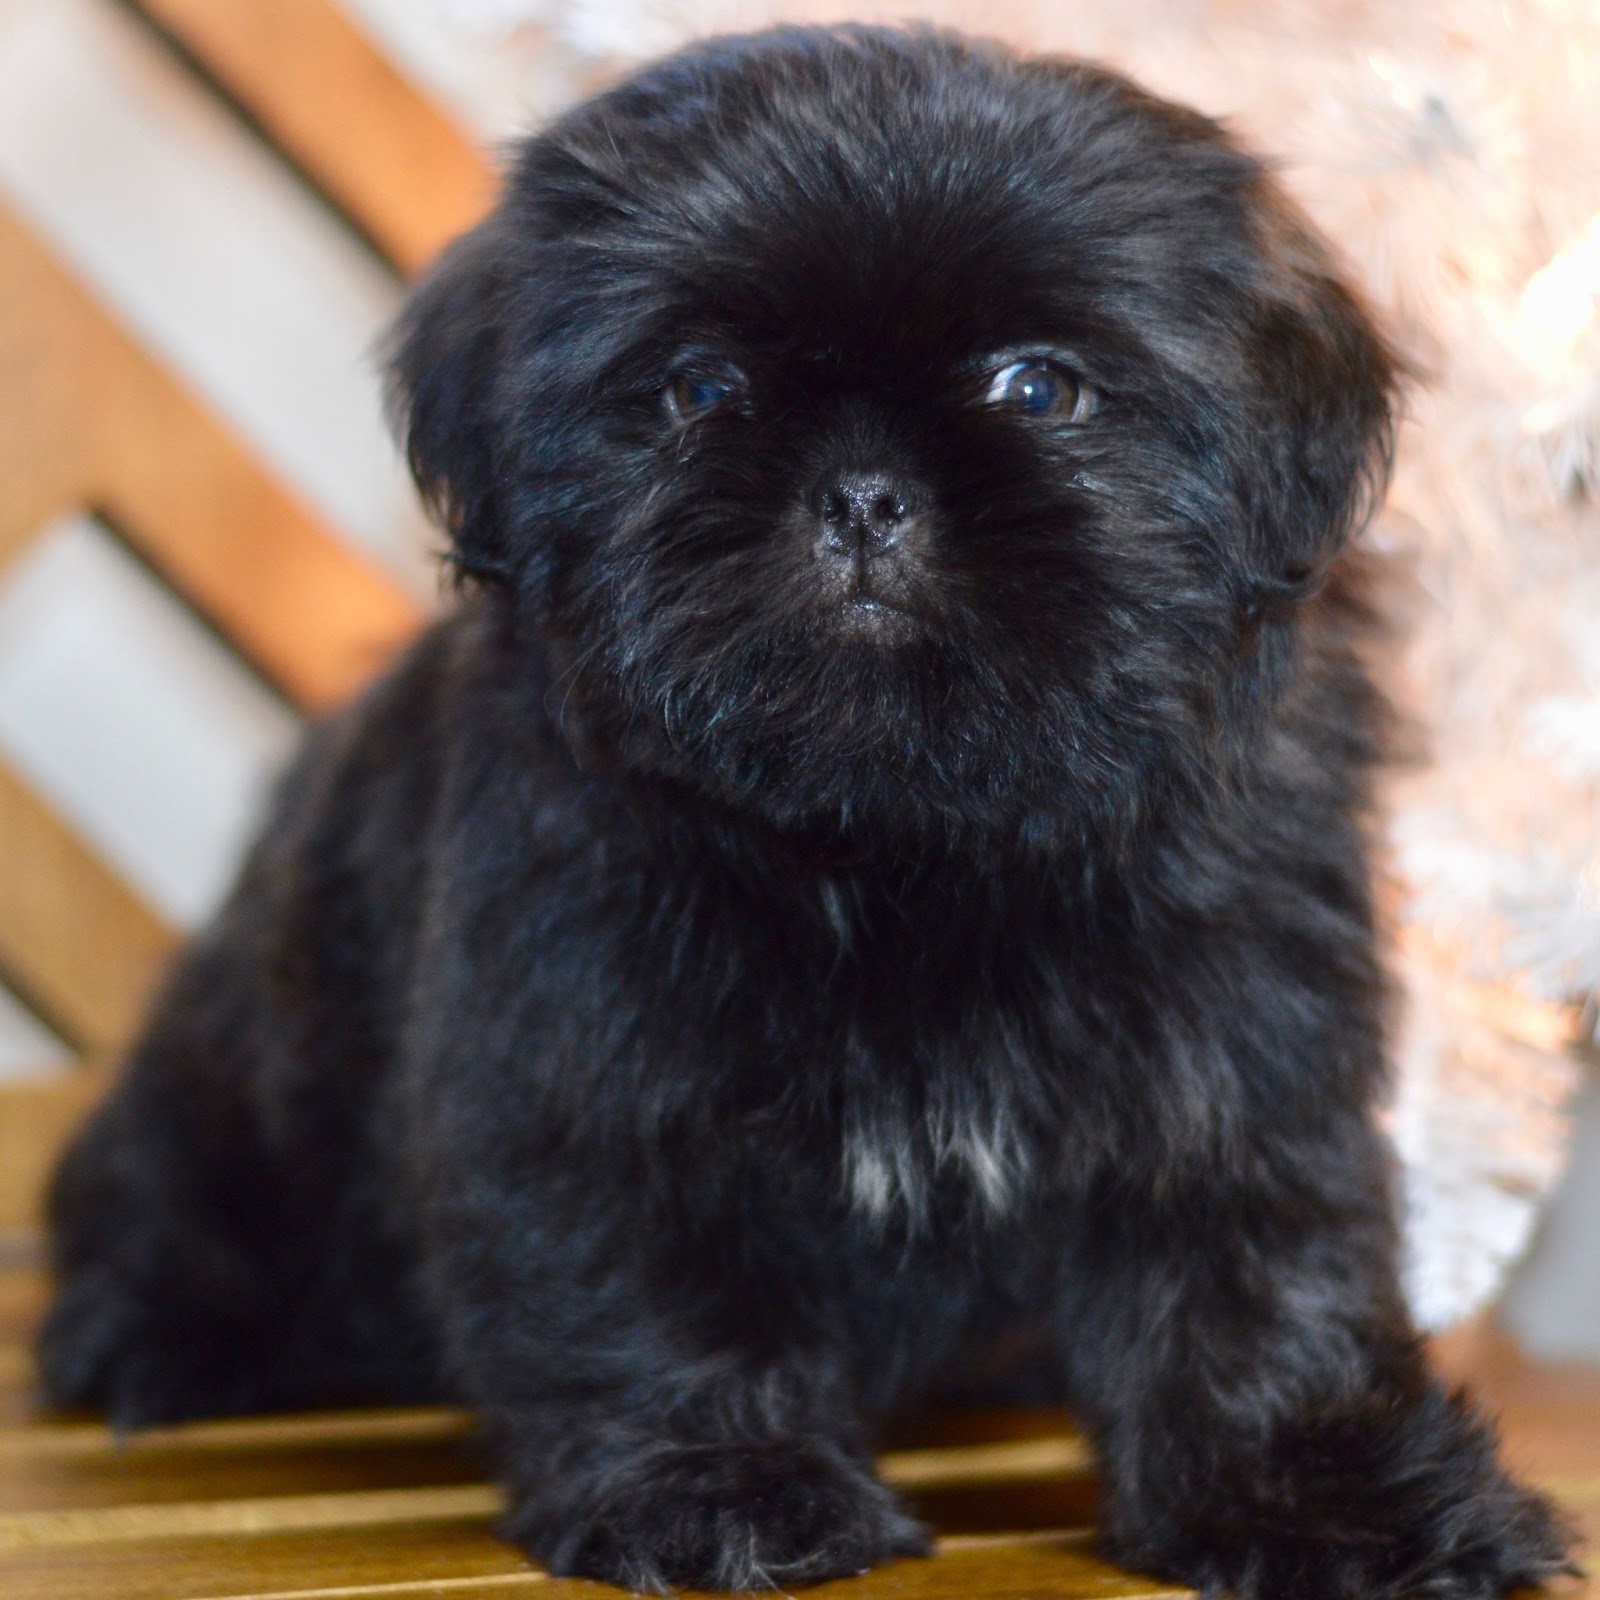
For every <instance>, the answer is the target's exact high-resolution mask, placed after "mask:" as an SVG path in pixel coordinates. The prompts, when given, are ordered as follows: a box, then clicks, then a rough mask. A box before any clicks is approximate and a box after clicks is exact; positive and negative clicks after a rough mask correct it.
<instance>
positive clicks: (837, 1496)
mask: <svg viewBox="0 0 1600 1600" xmlns="http://www.w3.org/2000/svg"><path fill="white" fill-rule="evenodd" d="M551 1520H552V1519H551V1518H550V1516H549V1514H548V1513H547V1512H544V1511H542V1510H541V1509H540V1508H539V1507H538V1505H537V1504H533V1505H529V1506H524V1507H522V1508H519V1509H517V1510H514V1511H513V1513H512V1516H511V1518H510V1521H509V1525H508V1531H509V1532H510V1533H511V1535H512V1536H513V1537H514V1538H516V1539H517V1540H518V1541H519V1542H521V1543H523V1544H526V1545H527V1546H529V1548H531V1549H532V1550H534V1552H535V1553H536V1554H539V1555H541V1556H542V1557H543V1559H544V1560H545V1562H546V1564H547V1566H548V1567H549V1568H550V1570H551V1571H552V1572H554V1573H558V1574H564V1575H572V1576H581V1577H589V1578H600V1579H603V1580H605V1581H607V1582H610V1583H615V1584H620V1585H622V1586H623V1587H624V1588H628V1589H632V1590H635V1591H640V1592H649V1593H657V1594H665V1593H668V1592H670V1591H671V1590H672V1589H674V1588H677V1587H680V1586H681V1587H686V1588H697V1589H718V1590H750V1589H775V1588H780V1587H782V1586H784V1585H787V1584H790V1583H795V1584H800V1583H814V1582H818V1581H820V1580H821V1579H824V1578H837V1577H844V1576H847V1575H849V1574H853V1573H858V1572H864V1571H866V1570H867V1569H868V1568H869V1567H873V1566H876V1565H878V1564H879V1563H880V1562H883V1561H887V1560H891V1559H893V1558H894V1557H895V1556H902V1555H924V1554H926V1553H927V1551H928V1538H927V1534H926V1533H925V1532H924V1530H923V1529H922V1528H921V1526H920V1525H919V1524H918V1523H916V1522H915V1521H914V1520H912V1518H911V1517H909V1516H908V1515H907V1514H906V1513H905V1511H904V1510H903V1509H902V1508H901V1507H900V1505H899V1503H898V1502H897V1501H896V1500H895V1498H894V1496H893V1495H892V1494H891V1493H890V1492H889V1491H888V1490H887V1489H886V1488H885V1487H884V1486H883V1484H881V1483H880V1482H879V1481H878V1480H877V1479H876V1478H875V1477H873V1476H872V1474H871V1472H870V1471H869V1470H868V1469H867V1468H866V1467H865V1466H863V1465H861V1464H859V1463H857V1462H855V1461H854V1460H852V1459H851V1458H850V1457H848V1456H846V1455H845V1454H844V1453H843V1452H840V1451H838V1450H835V1449H832V1448H830V1447H813V1446H805V1445H786V1444H732V1443H729V1444H708V1445H675V1446H662V1447H660V1448H659V1449H656V1450H653V1451H650V1452H647V1453H645V1454H643V1455H641V1456H638V1457H634V1458H632V1459H630V1460H629V1461H628V1462H626V1463H625V1464H623V1466H621V1467H620V1468H618V1469H615V1470H613V1471H611V1472H609V1473H607V1474H605V1475H604V1476H603V1477H602V1478H601V1479H600V1480H599V1481H598V1482H597V1483H596V1484H595V1486H594V1488H593V1491H592V1492H591V1493H590V1495H589V1496H588V1497H587V1498H586V1501H585V1503H584V1504H583V1505H582V1506H581V1508H578V1509H577V1510H576V1514H575V1515H574V1514H572V1512H571V1511H570V1510H569V1512H568V1520H567V1521H566V1523H565V1525H564V1526H557V1527H552V1526H550V1522H551Z"/></svg>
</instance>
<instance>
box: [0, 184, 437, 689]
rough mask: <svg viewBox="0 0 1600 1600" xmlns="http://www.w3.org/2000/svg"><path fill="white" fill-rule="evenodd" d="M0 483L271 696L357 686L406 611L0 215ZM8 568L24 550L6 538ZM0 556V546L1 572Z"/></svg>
mask: <svg viewBox="0 0 1600 1600" xmlns="http://www.w3.org/2000/svg"><path fill="white" fill-rule="evenodd" d="M0 380H3V381H0V481H4V482H5V483H6V485H7V491H6V493H7V497H11V496H13V495H15V496H16V498H17V501H18V503H19V504H21V505H23V506H25V507H26V508H27V515H28V516H30V517H31V516H33V515H37V514H38V513H39V511H40V510H41V509H60V508H61V503H62V501H63V499H64V497H66V496H68V495H69V494H70V495H71V497H72V502H73V503H76V504H79V505H84V506H89V507H92V508H94V509H97V510H100V511H103V512H104V513H105V514H106V515H107V517H108V518H109V520H110V521H111V522H112V524H113V525H114V526H115V527H116V528H117V529H118V531H119V532H121V533H122V534H123V535H124V537H126V538H127V539H128V540H129V541H130V543H132V544H133V545H134V546H135V547H136V548H137V549H138V550H139V551H140V552H141V553H142V554H143V555H144V556H145V557H146V558H147V559H148V560H149V561H150V562H151V563H152V565H153V566H154V567H155V568H156V569H157V571H159V572H160V573H161V574H162V576H164V577H165V578H166V579H167V581H168V582H170V583H171V584H172V585H173V586H174V587H175V588H176V589H177V590H179V591H180V592H181V593H182V594H183V595H184V596H185V597H186V598H187V599H188V600H189V601H190V602H191V603H192V604H193V605H194V606H195V607H196V608H197V609H198V610H200V611H201V612H202V613H204V614H205V615H206V616H207V617H209V618H210V619H211V621H212V622H213V623H214V624H215V625H216V627H217V628H218V629H219V630H220V631H221V632H222V633H223V634H224V635H226V636H227V637H228V638H229V639H231V640H232V641H233V643H234V644H235V645H236V646H237V648H238V649H239V650H240V651H241V652H242V653H243V654H244V655H245V656H246V657H247V658H248V659H250V660H251V661H252V662H254V663H255V665H256V666H257V667H258V668H259V669H260V670H261V671H262V672H263V673H264V674H265V675H266V676H267V677H268V678H270V679H271V680H272V681H273V682H274V683H276V684H277V685H278V686H279V687H280V688H281V689H282V690H283V691H284V693H285V694H287V695H288V696H289V697H290V698H291V699H293V700H295V701H297V702H298V703H300V704H301V705H304V706H308V707H319V706H325V705H328V704H330V703H332V702H334V701H337V700H340V699H342V698H343V697H344V696H346V695H347V694H349V693H350V692H351V691H352V690H353V689H354V688H356V687H357V686H358V685H359V684H360V683H362V682H363V681H364V680H365V679H366V678H367V677H368V676H370V675H371V673H372V672H373V671H374V669H375V668H376V667H378V666H379V665H380V664H381V663H382V662H383V661H384V660H385V659H386V657H387V656H388V654H389V653H390V652H391V651H392V650H393V649H394V647H395V646H396V645H397V644H398V643H399V642H400V641H401V640H403V639H405V638H407V637H408V636H409V635H410V634H411V633H412V632H414V631H415V629H416V628H417V626H418V624H419V622H420V620H421V614H422V610H421V607H420V606H419V605H418V604H417V602H416V601H415V600H414V599H413V598H412V597H411V596H410V595H408V594H407V593H406V592H405V591H404V590H403V589H402V588H401V587H400V585H399V584H398V583H397V582H396V581H395V580H394V579H392V578H390V577H389V576H388V575H387V574H386V573H384V572H382V571H381V570H379V569H378V568H377V567H375V566H374V565H373V564H372V563H371V562H370V561H368V560H367V559H366V558H365V557H363V556H361V555H360V554H358V553H357V552H356V551H354V550H352V549H350V548H349V547H348V546H346V545H344V544H343V543H341V542H340V541H339V540H338V539H337V538H336V537H334V536H333V535H332V534H331V533H329V532H328V530H327V529H326V528H324V527H323V526H322V525H321V524H320V523H319V522H318V520H317V519H316V518H315V517H314V516H313V515H312V514H311V513H310V512H309V511H307V510H306V508H305V507H304V506H302V505H301V504H300V503H299V502H298V501H297V500H296V499H295V498H294V497H293V496H291V495H290V494H288V493H287V492H286V491H285V490H284V489H283V488H281V487H280V486H279V485H278V484H277V483H276V482H275V481H274V479H273V478H272V476H271V475H270V473H268V472H267V471H266V469H265V468H264V467H262V466H261V464H260V463H259V462H258V461H257V460H256V459H255V458H254V457H253V456H252V455H251V454H250V452H249V451H247V450H246V449H245V447H244V446H243V445H242V444H240V443H239V441H238V440H237V439H236V438H234V437H233V435H232V434H231V433H229V432H228V430H226V429H225V428H223V427H222V426H221V425H220V424H219V423H218V422H217V421H216V420H215V419H214V418H213V417H212V416H211V415H210V413H209V412H208V411H207V410H206V409H205V407H204V406H202V405H201V404H200V403H199V402H198V401H197V400H196V399H195V398H194V397H193V396H192V395H191V394H189V392H188V391H187V390H186V389H185V388H184V387H183V386H182V385H181V384H179V383H178V382H177V381H176V380H175V379H174V378H173V377H172V376H171V375H170V374H169V373H167V372H166V371H165V370H164V369H163V368H162V367H161V366H160V365H159V364H158V363H156V362H155V361H154V360H153V359H152V358H151V357H150V356H149V355H148V354H146V353H145V351H144V350H142V349H141V348H140V347H139V346H138V345H137V344H136V343H135V342H134V341H133V340H132V339H131V338H130V337H129V336H128V335H127V334H126V333H124V332H123V330H122V329H121V328H120V327H118V326H117V324H116V323H115V321H114V320H113V319H112V318H111V317H110V316H109V315H107V314H106V312H105V311H104V310H103V309H102V308H101V307H100V305H99V304H98V303H97V302H96V300H95V299H94V297H93V295H92V294H90V293H89V292H88V291H87V290H86V289H84V288H83V287H82V285H80V284H79V283H78V281H77V280H76V279H75V278H74V277H73V276H72V274H71V273H70V272H68V271H67V270H66V269H65V268H64V267H63V266H62V265H61V264H60V263H59V262H58V261H57V260H56V259H55V257H54V256H53V255H52V253H51V252H50V250H49V249H48V248H47V247H46V246H45V245H43V244H42V243H41V242H40V241H39V240H38V239H37V238H36V237H35V236H34V235H33V234H32V233H31V231H30V230H29V229H28V228H27V227H26V226H25V225H24V224H23V223H22V222H21V221H20V220H19V219H18V218H17V217H16V216H15V215H13V214H11V213H10V212H9V211H7V210H6V209H5V208H4V206H0ZM4 528H5V529H6V531H5V535H4V537H5V540H6V541H7V542H8V543H9V547H10V549H11V550H12V551H13V552H14V550H15V548H16V547H17V545H18V544H19V543H20V542H21V540H22V539H23V538H24V537H25V536H26V530H25V529H23V528H22V527H21V526H20V525H13V524H11V523H6V524H5V525H4ZM5 553H6V547H5V546H4V545H0V559H3V557H4V555H5Z"/></svg>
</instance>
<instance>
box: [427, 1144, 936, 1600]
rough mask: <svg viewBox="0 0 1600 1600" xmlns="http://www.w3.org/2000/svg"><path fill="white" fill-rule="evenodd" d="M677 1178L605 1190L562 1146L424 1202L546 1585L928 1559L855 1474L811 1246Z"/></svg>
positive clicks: (585, 1156) (714, 1577) (909, 1524)
mask: <svg viewBox="0 0 1600 1600" xmlns="http://www.w3.org/2000/svg"><path fill="white" fill-rule="evenodd" d="M502 1154H503V1153H502ZM700 1159H701V1162H702V1163H704V1162H710V1161H714V1160H715V1159H716V1155H715V1153H714V1152H709V1151H708V1152H704V1153H703V1155H702V1157H701V1158H700ZM497 1168H498V1171H499V1172H500V1174H501V1177H500V1178H499V1179H498V1180H497V1179H496V1176H495V1174H496V1171H497ZM508 1170H510V1171H515V1172H518V1173H519V1174H520V1178H519V1180H518V1181H508V1180H507V1179H506V1178H505V1176H504V1175H505V1174H506V1172H507V1171H508ZM468 1172H470V1174H471V1176H470V1177H468V1175H467V1174H468ZM724 1180H726V1182H724ZM675 1182H676V1185H677V1187H678V1189H679V1190H680V1193H679V1194H678V1195H676V1196H674V1195H671V1194H670V1193H668V1192H667V1191H666V1189H665V1188H658V1187H657V1185H656V1183H655V1181H653V1180H652V1179H651V1178H649V1177H640V1176H639V1175H637V1174H636V1175H635V1177H634V1179H633V1181H624V1182H619V1181H617V1179H616V1176H615V1167H614V1165H613V1164H612V1163H608V1161H607V1160H606V1159H605V1158H603V1157H602V1156H601V1155H600V1153H599V1152H597V1151H591V1152H587V1153H585V1152H583V1151H581V1150H578V1149H574V1148H572V1147H571V1146H570V1145H569V1146H568V1148H566V1149H565V1150H563V1151H562V1152H561V1154H560V1157H559V1159H557V1158H556V1157H555V1156H554V1154H553V1152H552V1153H549V1154H548V1155H546V1156H543V1157H535V1158H533V1159H532V1160H531V1161H530V1160H529V1159H528V1158H526V1157H521V1158H518V1159H517V1160H515V1161H513V1162H512V1163H511V1166H510V1168H509V1169H508V1168H507V1167H506V1166H505V1164H504V1162H503V1160H502V1161H501V1162H499V1163H496V1162H494V1161H492V1160H490V1159H488V1158H487V1157H486V1159H484V1160H481V1161H479V1162H478V1163H477V1164H476V1165H475V1166H474V1167H471V1168H468V1169H465V1170H463V1171H461V1172H460V1173H459V1175H458V1179H457V1181H455V1182H453V1183H450V1184H448V1185H445V1186H442V1187H440V1188H439V1189H437V1190H436V1194H437V1195H438V1196H439V1197H440V1198H437V1199H436V1200H435V1203H434V1205H433V1208H432V1209H433V1217H432V1228H431V1234H432V1241H433V1248H432V1257H431V1261H430V1272H431V1274H432V1278H433V1291H434V1298H435V1304H436V1306H437V1308H438V1310H439V1313H440V1316H441V1318H442V1320H443V1323H444V1326H445V1330H446V1337H447V1344H448V1348H449V1355H450V1359H451V1363H452V1365H453V1366H454V1368H455V1370H456V1372H457V1374H458V1375H459V1378H460V1381H461V1383H462V1386H463V1387H464V1389H465V1391H466V1394H467V1398H468V1399H469V1400H471V1402H472V1403H473V1404H475V1405H477V1406H478V1407H480V1408H481V1409H482V1410H483V1412H484V1414H485V1417H486V1420H487V1422H488V1424H489V1426H490V1429H491V1431H492V1433H493V1435H494V1437H495V1439H496V1442H497V1445H498V1448H499V1452H500V1457H501V1461H502V1465H503V1472H504V1476H505V1479H506V1485H507V1489H508V1492H509V1511H508V1515H507V1519H506V1522H505V1531H506V1532H507V1534H508V1535H509V1537H511V1538H513V1539H514V1540H516V1541H517V1542H518V1543H520V1544H522V1545H523V1546H524V1547H525V1548H526V1549H528V1550H529V1551H530V1552H531V1553H532V1554H533V1555H535V1556H536V1557H537V1558H539V1559H540V1560H541V1561H542V1562H543V1563H544V1564H545V1565H546V1566H547V1567H548V1568H549V1569H550V1570H551V1571H552V1572H554V1573H558V1574H572V1575H580V1576H585V1577H592V1578H600V1579H603V1580H606V1581H608V1582H611V1583H616V1584H620V1585H622V1586H623V1587H626V1588H629V1589H632V1590H635V1591H650V1592H655V1593H668V1592H670V1591H671V1590H672V1589H674V1588H676V1587H678V1586H687V1587H692V1588H703V1589H720V1590H730V1589H738V1590H744V1589H764V1588H779V1587H785V1586H788V1585H790V1584H801V1583H809V1582H814V1581H817V1580H820V1579H825V1578H832V1577H839V1576H843V1575H847V1574H852V1573H858V1572H862V1571H864V1570H866V1569H867V1568H869V1567H872V1566H874V1565H876V1564H878V1563H879V1562H882V1561H886V1560H889V1559H891V1558H893V1557H895V1556H899V1555H911V1554H924V1553H926V1551H927V1548H928V1541H927V1537H926V1535H925V1533H924V1531H923V1530H922V1528H921V1527H920V1526H919V1525H918V1524H917V1523H916V1522H915V1521H914V1520H913V1519H912V1518H911V1517H910V1516H909V1515H908V1514H907V1513H906V1512H905V1510H904V1509H903V1508H902V1507H901V1505H900V1504H899V1502H898V1501H897V1500H896V1499H895V1497H894V1496H893V1495H892V1494H891V1493H890V1491H889V1490H888V1489H887V1488H886V1487H885V1486H884V1485H883V1484H882V1483H881V1482H880V1481H879V1480H878V1478H877V1477H876V1476H875V1474H874V1471H873V1467H872V1460H871V1456H870V1453H869V1451H868V1448H867V1445H866V1442H865V1439H864V1436H863V1433H862V1429H861V1425H860V1421H859V1419H858V1417H857V1415H856V1410H855V1404H854V1393H853V1389H854V1385H853V1382H852V1377H851V1374H850V1371H849V1370H848V1362H847V1359H846V1358H845V1357H844V1355H843V1354H842V1352H841V1350H840V1347H839V1346H840V1332H839V1330H840V1327H841V1325H842V1322H841V1319H838V1318H835V1317H832V1316H830V1314H829V1312H828V1308H827V1302H828V1291H827V1287H826V1284H825V1283H824V1282H823V1281H822V1280H821V1278H820V1276H819V1275H818V1274H817V1273H816V1272H815V1271H814V1270H813V1268H814V1262H813V1260H812V1252H811V1251H809V1250H808V1249H807V1247H806V1245H805V1243H804V1241H803V1240H800V1239H797V1238H796V1237H795V1236H794V1232H795V1230H794V1229H793V1228H792V1227H790V1226H788V1225H786V1224H785V1223H784V1222H783V1220H782V1213H781V1211H778V1212H774V1211H771V1210H769V1209H768V1208H767V1205H766V1199H767V1197H764V1196H762V1195H761V1194H760V1193H759V1190H758V1187H757V1186H756V1184H755V1183H753V1182H752V1183H747V1182H746V1181H744V1180H743V1179H741V1178H733V1177H730V1176H729V1175H728V1174H726V1173H724V1174H713V1173H710V1172H708V1171H707V1170H706V1169H705V1166H704V1165H703V1164H702V1165H700V1166H698V1167H697V1168H696V1170H694V1171H693V1172H692V1173H691V1172H689V1171H684V1172H682V1173H681V1174H679V1176H678V1178H677V1179H676V1180H675ZM718 1192H721V1193H723V1194H724V1196H725V1205H723V1206H722V1207H721V1208H720V1209H719V1210H716V1211H713V1212H711V1213H705V1212H701V1211H700V1210H699V1207H700V1204H701V1203H703V1202H704V1200H705V1197H707V1196H709V1195H712V1194H715V1193H718ZM446 1196H448V1198H444V1197H446Z"/></svg>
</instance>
